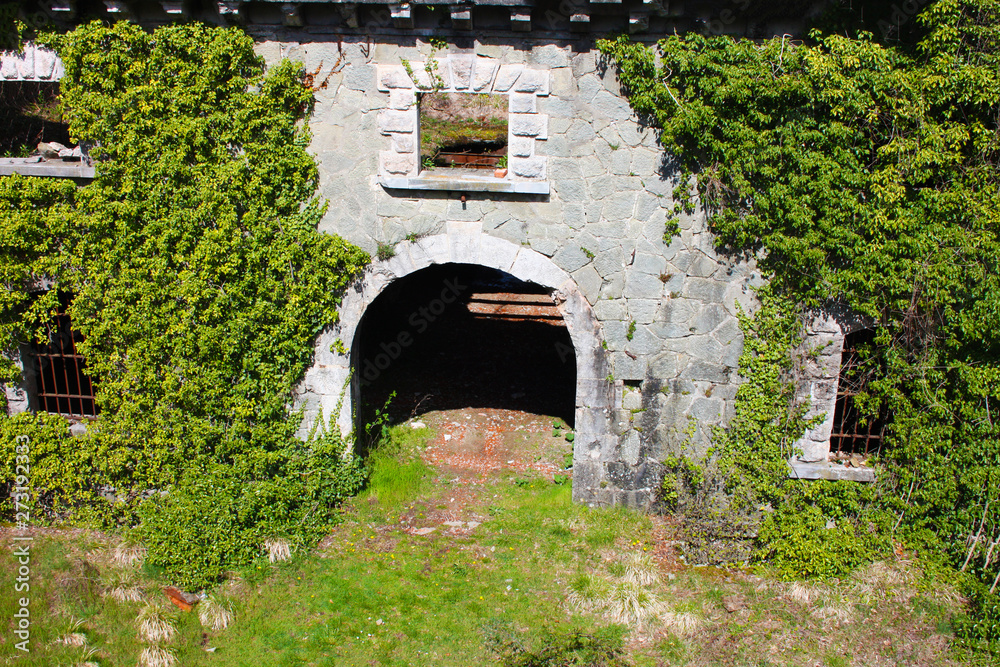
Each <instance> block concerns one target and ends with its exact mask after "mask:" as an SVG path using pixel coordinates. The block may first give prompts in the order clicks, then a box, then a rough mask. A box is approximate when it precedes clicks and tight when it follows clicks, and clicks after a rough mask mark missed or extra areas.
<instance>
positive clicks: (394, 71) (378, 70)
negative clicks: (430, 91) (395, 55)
mask: <svg viewBox="0 0 1000 667" xmlns="http://www.w3.org/2000/svg"><path fill="white" fill-rule="evenodd" d="M375 77H376V79H377V80H378V89H379V90H381V91H382V92H388V91H389V90H390V89H393V88H413V81H412V80H411V79H410V76H409V75H408V74H407V73H406V68H405V67H403V66H402V65H376V66H375Z"/></svg>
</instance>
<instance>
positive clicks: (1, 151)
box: [0, 81, 70, 157]
mask: <svg viewBox="0 0 1000 667" xmlns="http://www.w3.org/2000/svg"><path fill="white" fill-rule="evenodd" d="M0 126H2V127H4V128H5V129H4V132H2V133H0V157H28V156H29V155H31V154H33V153H34V152H35V149H36V147H37V146H38V144H39V143H41V142H48V141H57V142H59V143H61V144H64V145H68V144H69V143H70V137H69V125H68V124H67V123H66V119H65V118H63V114H62V106H61V101H60V98H59V82H58V81H3V82H0Z"/></svg>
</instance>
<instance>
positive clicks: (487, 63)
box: [472, 56, 500, 92]
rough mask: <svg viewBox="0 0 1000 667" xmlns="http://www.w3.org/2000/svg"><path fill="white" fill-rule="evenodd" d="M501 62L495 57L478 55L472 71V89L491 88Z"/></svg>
mask: <svg viewBox="0 0 1000 667" xmlns="http://www.w3.org/2000/svg"><path fill="white" fill-rule="evenodd" d="M499 64H500V63H499V62H498V61H497V60H496V59H494V58H483V57H479V56H477V57H476V60H475V65H474V66H473V71H472V89H473V90H475V91H476V92H479V91H483V90H489V89H490V85H491V84H492V83H493V75H494V74H496V71H497V67H498V66H499Z"/></svg>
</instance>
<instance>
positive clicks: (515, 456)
mask: <svg viewBox="0 0 1000 667" xmlns="http://www.w3.org/2000/svg"><path fill="white" fill-rule="evenodd" d="M410 423H411V425H415V426H416V425H417V424H423V425H425V426H427V427H429V428H430V429H431V430H432V431H434V432H435V433H436V435H435V437H434V438H433V439H432V440H431V441H430V442H429V443H428V445H427V447H426V449H424V452H423V455H422V458H423V459H424V462H426V463H427V464H428V465H431V466H434V467H435V468H438V469H439V470H441V471H443V472H445V473H446V474H449V475H454V476H455V477H456V478H458V480H460V481H462V482H463V483H473V484H483V483H484V482H486V480H487V479H489V477H490V476H492V475H496V474H498V473H502V472H504V471H509V472H527V471H535V472H538V473H541V474H542V475H544V476H545V477H547V478H549V479H552V478H553V476H554V475H560V474H561V475H566V476H567V477H568V476H570V475H571V472H572V471H571V470H567V468H569V467H570V466H571V465H572V454H573V444H572V437H573V436H572V435H571V434H572V431H570V430H569V429H568V428H567V427H566V423H565V422H564V421H562V420H561V419H558V418H553V417H548V416H544V415H534V414H530V413H527V412H522V411H520V410H506V409H501V408H462V409H457V410H440V411H434V412H429V413H427V414H425V415H423V416H421V417H420V418H419V419H414V420H412V421H411V422H410ZM416 427H418V426H416Z"/></svg>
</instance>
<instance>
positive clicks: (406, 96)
mask: <svg viewBox="0 0 1000 667" xmlns="http://www.w3.org/2000/svg"><path fill="white" fill-rule="evenodd" d="M416 103H417V96H416V95H415V94H414V92H413V89H412V88H407V89H403V88H393V89H392V90H390V91H389V107H390V108H392V109H400V110H406V109H409V108H410V107H412V106H413V105H414V104H416Z"/></svg>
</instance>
